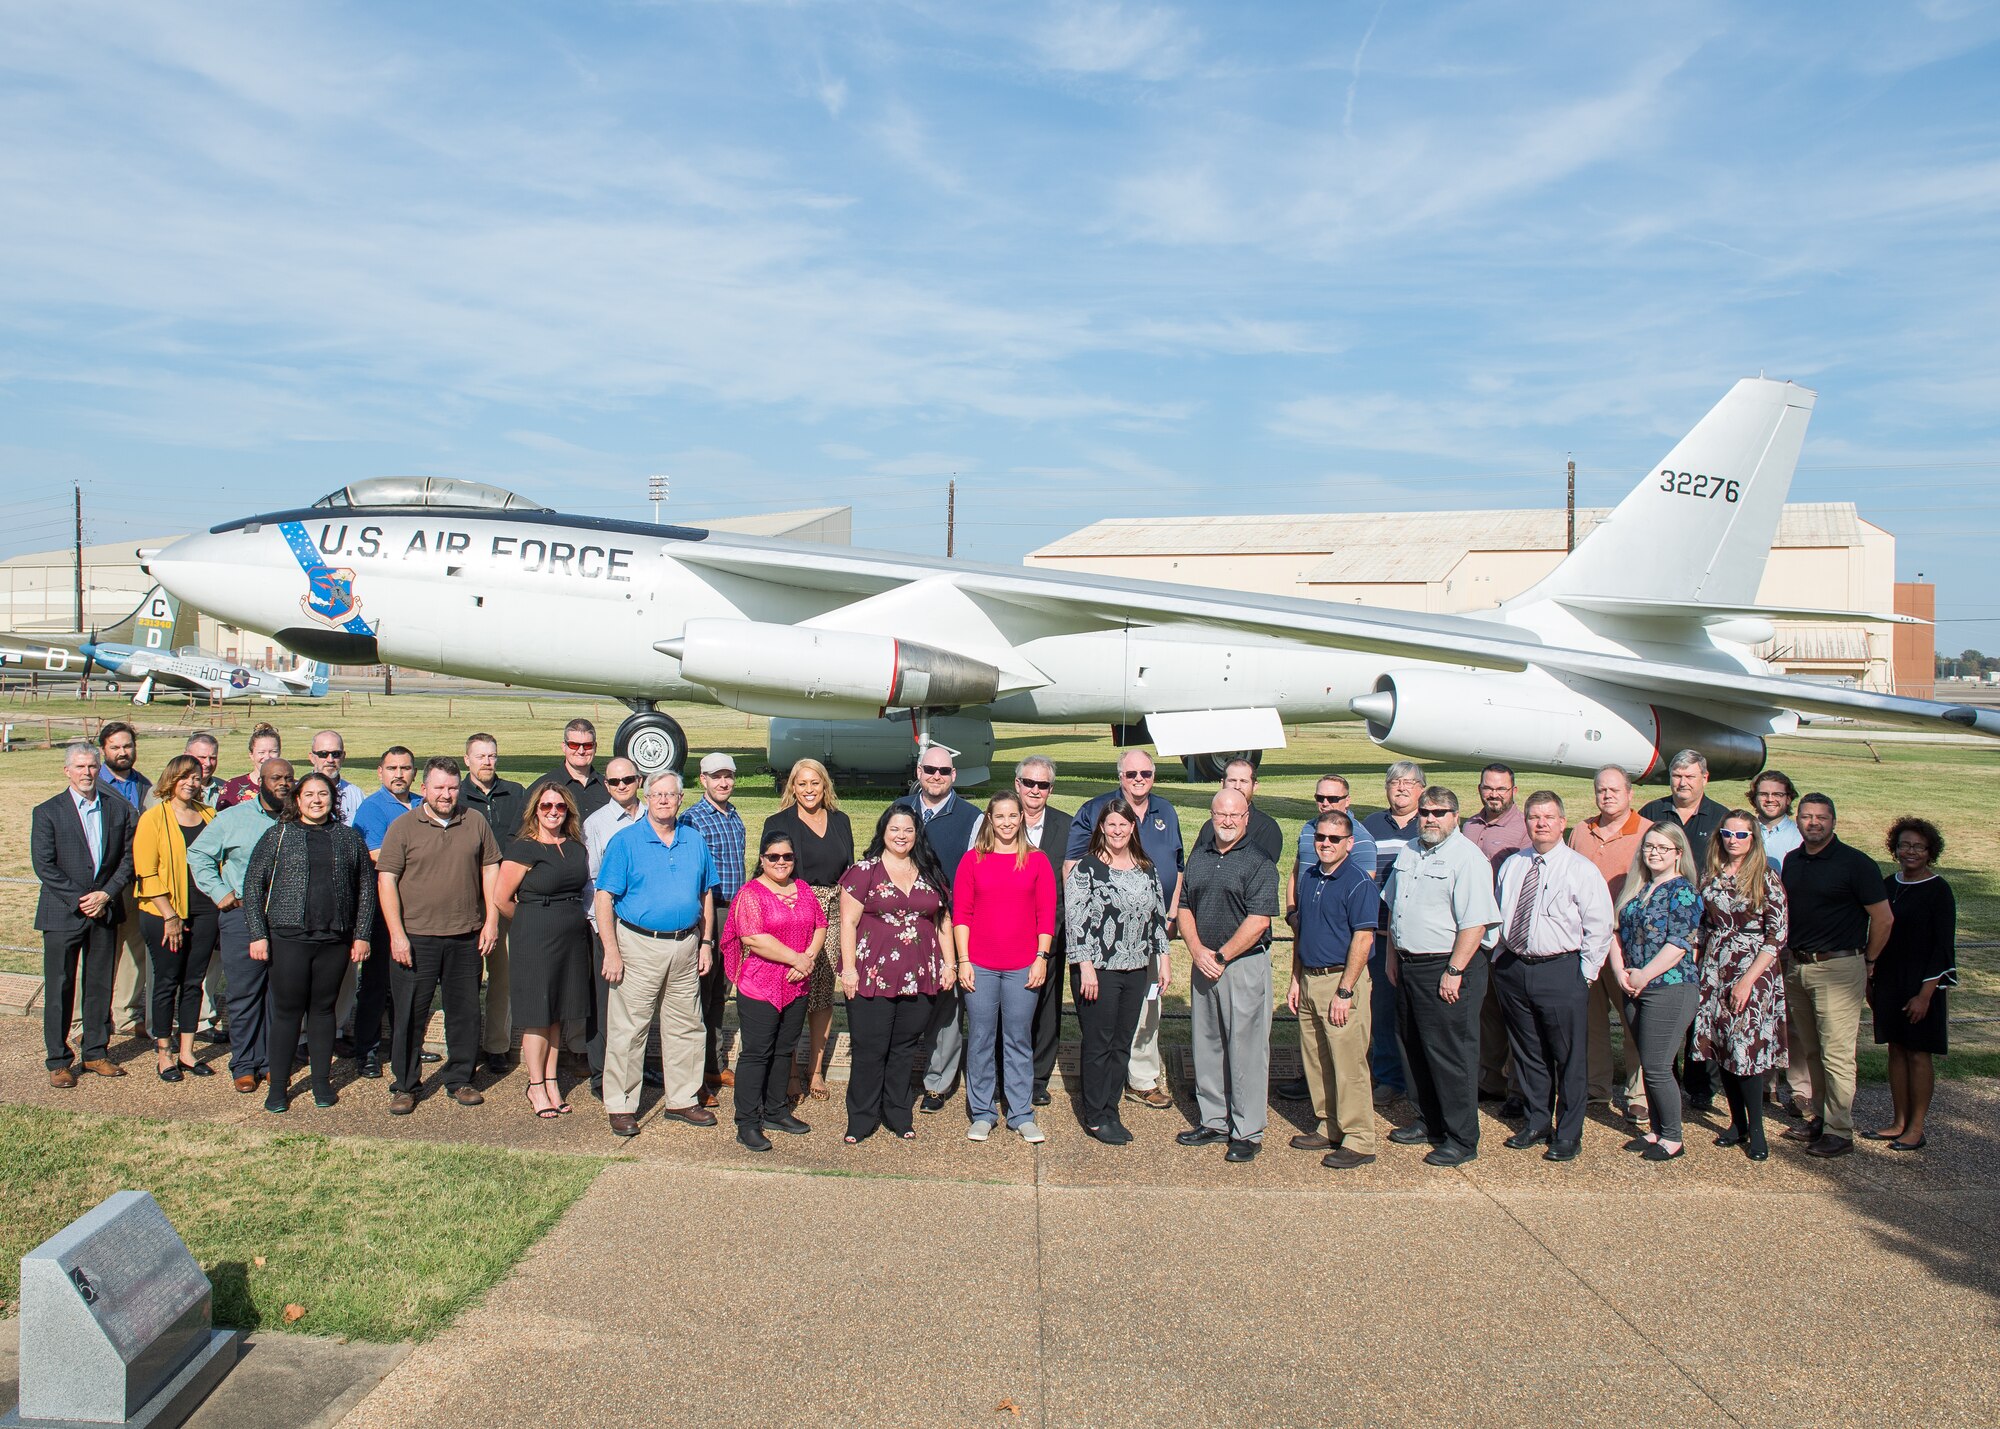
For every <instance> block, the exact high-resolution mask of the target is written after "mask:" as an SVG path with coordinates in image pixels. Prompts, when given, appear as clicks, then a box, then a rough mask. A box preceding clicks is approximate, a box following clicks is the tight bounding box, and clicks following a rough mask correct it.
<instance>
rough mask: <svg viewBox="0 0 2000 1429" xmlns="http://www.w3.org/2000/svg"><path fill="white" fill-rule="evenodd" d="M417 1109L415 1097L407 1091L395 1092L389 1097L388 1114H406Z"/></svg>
mask: <svg viewBox="0 0 2000 1429" xmlns="http://www.w3.org/2000/svg"><path fill="white" fill-rule="evenodd" d="M416 1109H417V1099H416V1097H415V1096H413V1095H411V1094H410V1093H409V1092H397V1093H396V1094H395V1095H394V1096H392V1097H390V1098H389V1115H391V1116H408V1115H409V1114H410V1113H411V1112H413V1111H415V1110H416Z"/></svg>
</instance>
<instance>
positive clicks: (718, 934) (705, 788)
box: [681, 752, 749, 1106]
mask: <svg viewBox="0 0 2000 1429" xmlns="http://www.w3.org/2000/svg"><path fill="white" fill-rule="evenodd" d="M735 792H736V761H735V760H734V759H731V758H730V757H729V756H728V755H727V754H723V753H720V752H717V753H715V754H706V755H703V756H702V760H701V797H700V798H699V799H697V800H695V802H694V806H693V807H692V808H690V809H688V810H687V811H686V812H685V813H683V814H682V815H681V823H682V824H684V825H685V826H686V827H688V828H691V829H693V830H694V831H695V832H696V833H698V834H700V835H701V841H702V842H703V843H705V844H707V845H708V855H709V857H710V858H711V859H713V860H714V861H715V871H716V872H717V873H718V874H720V875H721V877H722V882H721V884H720V885H719V886H718V887H717V888H716V890H715V925H714V927H712V928H710V929H709V936H710V937H711V938H713V939H714V946H715V948H716V954H715V958H714V961H712V962H711V963H710V964H709V968H708V972H707V974H706V975H705V976H704V977H703V978H702V980H701V1020H702V1025H703V1027H704V1028H705V1029H706V1042H707V1046H706V1049H705V1060H704V1061H703V1064H702V1083H701V1104H702V1105H703V1106H714V1105H715V1103H716V1100H717V1098H716V1089H717V1088H718V1087H726V1086H733V1085H735V1082H736V1078H735V1076H734V1074H733V1073H731V1072H730V1071H729V1070H728V1069H726V1068H725V1067H724V1066H723V1065H722V1059H721V1057H720V1056H719V1055H718V1048H717V1046H716V1042H717V1033H718V1032H720V1031H721V1029H722V1009H723V1007H724V1006H725V1005H726V1004H727V1002H728V1000H729V979H728V977H727V976H725V975H724V973H723V971H722V952H721V948H722V925H723V922H724V920H725V919H727V918H728V916H729V900H730V899H732V898H734V897H735V896H736V894H737V891H738V890H739V889H741V888H742V887H743V879H744V872H743V859H744V851H745V845H746V843H747V841H748V838H749V835H748V832H747V831H746V830H745V829H744V827H743V816H742V815H741V814H739V813H738V812H737V811H736V806H735V805H734V804H732V803H730V802H729V796H730V795H732V794H734V793H735Z"/></svg>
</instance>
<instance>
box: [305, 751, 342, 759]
mask: <svg viewBox="0 0 2000 1429" xmlns="http://www.w3.org/2000/svg"><path fill="white" fill-rule="evenodd" d="M312 753H313V758H315V759H345V758H347V751H346V750H344V749H315V750H314V751H313V752H312Z"/></svg>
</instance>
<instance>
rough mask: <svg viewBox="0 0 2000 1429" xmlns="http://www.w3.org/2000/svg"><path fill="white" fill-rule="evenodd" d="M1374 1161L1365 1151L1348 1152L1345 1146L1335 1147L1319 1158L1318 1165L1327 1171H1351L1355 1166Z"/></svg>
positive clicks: (1371, 1155) (1370, 1154) (1372, 1156)
mask: <svg viewBox="0 0 2000 1429" xmlns="http://www.w3.org/2000/svg"><path fill="white" fill-rule="evenodd" d="M1374 1159H1375V1157H1374V1155H1373V1154H1372V1153H1370V1152H1366V1151H1349V1150H1348V1149H1347V1148H1346V1147H1345V1146H1336V1147H1334V1148H1333V1150H1331V1151H1329V1152H1327V1153H1326V1155H1324V1156H1322V1157H1320V1159H1319V1164H1320V1165H1322V1166H1324V1167H1326V1168H1327V1170H1329V1171H1352V1170H1353V1169H1354V1168H1355V1167H1357V1166H1366V1165H1367V1164H1368V1163H1369V1162H1371V1161H1373V1160H1374Z"/></svg>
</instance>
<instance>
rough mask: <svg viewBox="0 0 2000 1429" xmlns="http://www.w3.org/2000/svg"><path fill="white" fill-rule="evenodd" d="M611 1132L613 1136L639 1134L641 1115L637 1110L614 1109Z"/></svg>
mask: <svg viewBox="0 0 2000 1429" xmlns="http://www.w3.org/2000/svg"><path fill="white" fill-rule="evenodd" d="M611 1134H612V1135H613V1136H637V1135H638V1134H639V1117H638V1114H637V1113H636V1112H629V1111H614V1112H613V1113H611Z"/></svg>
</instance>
